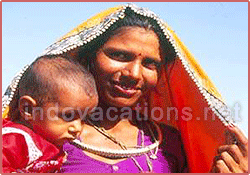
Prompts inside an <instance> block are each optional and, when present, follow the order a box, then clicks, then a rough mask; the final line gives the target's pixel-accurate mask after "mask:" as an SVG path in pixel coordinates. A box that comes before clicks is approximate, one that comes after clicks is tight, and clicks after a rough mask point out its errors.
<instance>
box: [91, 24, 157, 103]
mask: <svg viewBox="0 0 250 175" xmlns="http://www.w3.org/2000/svg"><path fill="white" fill-rule="evenodd" d="M161 63H162V58H161V49H160V43H159V39H158V36H157V35H156V34H155V33H154V31H151V30H146V29H144V28H140V27H133V28H131V27H124V29H122V30H120V31H119V32H118V33H117V34H115V35H113V36H111V37H110V38H109V39H108V40H107V42H106V43H105V44H104V45H103V46H102V47H101V48H100V49H99V50H98V51H97V53H96V59H95V60H94V67H95V70H94V72H93V74H94V76H95V78H96V81H97V86H98V91H99V94H101V95H100V100H103V101H105V102H106V103H109V104H110V105H112V106H116V107H130V106H134V105H135V104H136V103H138V102H139V100H140V99H141V97H142V96H143V95H145V94H146V92H147V91H149V90H150V89H152V87H154V86H155V85H156V84H157V81H158V76H159V69H160V68H159V67H160V65H161Z"/></svg>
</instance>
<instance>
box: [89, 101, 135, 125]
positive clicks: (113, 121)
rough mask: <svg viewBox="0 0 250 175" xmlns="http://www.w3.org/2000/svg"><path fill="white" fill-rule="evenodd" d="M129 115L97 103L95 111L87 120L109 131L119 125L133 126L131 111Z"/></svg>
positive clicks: (118, 109)
mask: <svg viewBox="0 0 250 175" xmlns="http://www.w3.org/2000/svg"><path fill="white" fill-rule="evenodd" d="M130 113H131V114H129V113H124V111H123V110H121V108H119V107H114V106H108V105H107V104H106V103H99V105H98V107H97V108H96V111H95V112H94V113H93V114H92V115H91V117H90V118H89V120H91V122H92V123H93V124H95V125H97V126H99V127H103V128H104V129H106V130H110V129H112V128H115V127H118V126H119V125H134V122H133V114H132V110H131V112H130ZM126 114H127V115H126Z"/></svg>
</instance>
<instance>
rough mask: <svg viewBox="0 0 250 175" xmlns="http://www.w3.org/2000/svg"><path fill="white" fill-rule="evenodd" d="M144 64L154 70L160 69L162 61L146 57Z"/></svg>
mask: <svg viewBox="0 0 250 175" xmlns="http://www.w3.org/2000/svg"><path fill="white" fill-rule="evenodd" d="M143 66H145V67H147V68H149V69H152V70H159V69H160V67H161V63H160V62H158V61H155V60H153V59H145V60H144V62H143Z"/></svg>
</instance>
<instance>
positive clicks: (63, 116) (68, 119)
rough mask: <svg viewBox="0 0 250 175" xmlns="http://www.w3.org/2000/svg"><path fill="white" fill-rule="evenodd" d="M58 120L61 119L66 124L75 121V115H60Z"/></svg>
mask: <svg viewBox="0 0 250 175" xmlns="http://www.w3.org/2000/svg"><path fill="white" fill-rule="evenodd" d="M60 118H62V119H63V120H64V121H66V122H70V121H73V120H75V114H74V113H64V114H61V115H60Z"/></svg>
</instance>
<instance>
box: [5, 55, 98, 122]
mask: <svg viewBox="0 0 250 175" xmlns="http://www.w3.org/2000/svg"><path fill="white" fill-rule="evenodd" d="M72 86H74V87H77V88H80V90H83V91H84V93H86V95H88V96H89V97H92V96H97V91H96V85H95V80H94V78H93V76H92V74H91V73H89V72H88V71H87V70H86V69H84V67H83V66H81V65H80V64H79V63H78V62H73V61H70V60H67V59H65V58H63V57H58V56H43V57H40V58H37V59H36V60H35V61H34V62H33V63H32V64H31V65H30V67H29V68H28V69H27V70H26V71H25V72H24V74H23V75H22V77H21V79H20V81H19V84H18V87H17V90H16V93H15V95H14V97H13V100H12V101H11V103H10V112H9V116H10V118H11V120H12V121H15V120H18V119H19V117H20V115H19V110H18V104H19V99H20V97H22V96H24V95H28V96H30V97H32V98H33V99H34V100H36V103H37V105H38V106H39V107H42V106H43V105H44V104H45V103H46V102H56V101H58V94H59V93H60V92H61V91H60V89H63V88H67V87H72Z"/></svg>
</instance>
